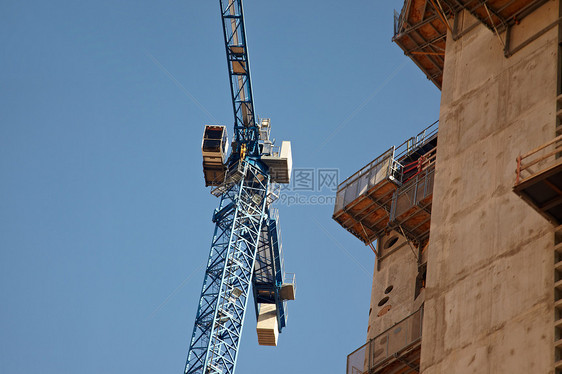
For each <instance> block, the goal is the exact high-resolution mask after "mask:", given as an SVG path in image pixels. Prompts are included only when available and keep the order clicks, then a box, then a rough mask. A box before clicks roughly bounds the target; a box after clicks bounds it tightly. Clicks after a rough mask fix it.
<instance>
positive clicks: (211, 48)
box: [0, 0, 439, 374]
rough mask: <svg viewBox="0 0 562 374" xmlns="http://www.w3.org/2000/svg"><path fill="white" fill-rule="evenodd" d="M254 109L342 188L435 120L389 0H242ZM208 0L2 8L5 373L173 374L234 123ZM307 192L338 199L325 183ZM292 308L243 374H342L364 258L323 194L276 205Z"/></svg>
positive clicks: (1, 351) (179, 364)
mask: <svg viewBox="0 0 562 374" xmlns="http://www.w3.org/2000/svg"><path fill="white" fill-rule="evenodd" d="M244 6H245V16H246V30H247V35H248V43H249V48H250V56H251V68H252V80H253V82H252V83H253V89H254V97H255V106H256V110H257V113H258V114H259V115H260V116H262V117H267V118H271V121H272V127H273V136H274V137H275V138H276V139H277V140H278V141H280V140H291V141H292V148H293V158H294V167H295V168H335V169H338V170H339V176H340V180H343V179H344V178H346V177H347V176H349V175H351V174H352V173H353V172H354V171H356V170H358V169H359V168H360V167H362V166H363V165H364V164H366V163H367V162H369V161H370V160H372V159H373V158H375V157H376V156H378V154H380V153H382V152H383V151H385V150H386V149H388V148H389V147H390V146H391V145H393V144H399V143H401V142H402V141H403V140H405V139H406V138H407V137H410V136H412V135H415V134H416V133H417V132H418V131H419V130H421V129H423V128H424V127H425V126H426V125H428V124H429V123H431V122H433V121H434V120H436V119H437V117H438V112H439V91H438V90H437V88H435V87H434V86H433V84H432V83H431V82H429V81H428V80H427V79H426V78H425V76H424V75H423V73H422V72H421V71H420V70H419V69H417V67H416V66H415V65H414V63H413V62H411V61H410V60H409V59H407V58H406V57H405V56H404V55H403V53H402V51H401V50H400V49H399V47H398V46H396V45H394V44H393V43H392V42H391V37H392V30H393V10H394V8H397V9H399V8H400V7H401V6H402V2H401V1H400V0H393V1H384V2H383V1H363V0H361V1H350V2H342V1H335V0H326V1H322V2H312V1H295V0H287V1H284V2H263V1H256V0H244ZM222 38H223V37H222V29H221V23H220V17H219V6H218V1H185V0H184V1H179V0H176V1H159V2H149V1H120V2H115V1H106V0H100V1H95V2H73V1H57V0H53V1H50V2H43V1H17V2H16V1H3V2H2V3H0V45H2V48H1V49H0V178H1V179H0V181H1V183H0V296H1V303H0V372H2V373H29V372H40V373H71V372H77V371H79V372H81V373H133V372H134V373H136V374H140V373H180V372H182V370H183V367H184V364H185V359H186V354H187V347H188V344H189V339H190V337H191V333H192V329H193V321H194V318H195V313H196V308H197V302H198V298H199V291H200V288H201V283H202V280H203V268H202V266H203V264H204V263H205V261H206V259H207V256H208V251H209V245H210V241H211V236H212V232H213V224H212V222H211V214H212V211H213V209H214V208H215V207H216V205H217V204H218V200H217V199H216V198H214V197H213V196H212V195H210V194H209V191H208V190H207V189H206V188H205V187H204V182H203V173H202V168H201V162H202V160H201V153H200V145H201V135H202V131H203V126H204V124H208V123H221V124H225V125H227V126H228V127H229V132H230V134H232V123H233V114H232V106H231V102H230V91H229V86H228V75H227V70H226V62H225V52H224V46H223V39H222ZM318 194H321V195H330V194H332V193H330V192H327V191H320V192H318ZM279 210H280V215H281V218H280V222H281V228H282V234H283V246H284V252H285V264H286V270H287V271H290V272H295V273H296V274H297V286H298V288H297V300H296V301H294V302H292V304H291V305H290V309H289V321H288V326H287V328H286V329H285V330H284V331H283V333H282V334H281V336H280V338H279V346H278V347H277V348H271V347H260V346H258V344H257V338H256V333H255V316H254V313H253V310H250V311H249V313H248V314H247V318H246V324H245V330H244V336H243V339H242V343H241V350H240V354H239V356H238V366H237V372H238V373H255V372H257V371H258V370H260V371H261V370H263V368H267V371H268V373H270V374H276V373H283V374H286V373H343V372H344V369H345V362H346V355H347V354H348V353H350V352H352V351H353V350H354V349H355V348H358V347H359V346H360V345H361V344H362V343H363V342H364V341H365V338H366V330H367V317H368V311H369V298H370V289H371V273H372V268H373V265H374V255H373V253H372V252H371V250H370V249H369V248H368V247H365V246H364V245H363V244H361V243H360V242H359V241H358V240H357V239H355V238H354V237H352V236H351V235H350V234H348V233H347V232H346V231H345V230H343V229H342V228H341V227H339V226H338V225H337V224H336V223H335V222H334V221H333V220H332V219H331V216H332V211H333V206H332V205H327V204H325V205H293V206H287V205H286V204H285V205H279Z"/></svg>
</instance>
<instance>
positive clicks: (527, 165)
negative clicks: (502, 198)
mask: <svg viewBox="0 0 562 374" xmlns="http://www.w3.org/2000/svg"><path fill="white" fill-rule="evenodd" d="M561 153H562V135H560V136H558V137H556V138H554V139H553V140H551V141H550V142H548V143H545V144H543V145H542V146H540V147H538V148H536V149H534V150H532V151H530V152H528V153H527V154H525V155H522V156H519V157H518V158H517V169H516V181H515V185H514V187H513V192H515V193H516V194H517V195H519V196H520V197H521V198H522V199H523V200H524V201H525V202H526V203H527V204H529V205H530V206H531V207H532V208H533V209H535V210H536V211H537V212H538V213H539V214H541V215H542V216H543V217H545V218H546V219H547V220H549V221H550V222H551V223H552V224H554V225H556V226H558V225H560V224H562V158H559V156H560V154H561ZM532 168H535V169H539V170H538V171H536V172H534V171H533V169H532Z"/></svg>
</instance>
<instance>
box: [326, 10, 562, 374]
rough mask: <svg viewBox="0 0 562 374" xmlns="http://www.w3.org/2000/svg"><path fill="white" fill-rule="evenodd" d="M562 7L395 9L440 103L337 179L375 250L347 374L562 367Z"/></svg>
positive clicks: (397, 30) (347, 207) (403, 37)
mask: <svg viewBox="0 0 562 374" xmlns="http://www.w3.org/2000/svg"><path fill="white" fill-rule="evenodd" d="M561 21H562V1H561V0H406V1H405V2H404V6H403V8H402V10H401V12H399V13H398V12H397V13H396V14H395V19H394V25H395V26H394V37H393V41H394V42H395V43H396V44H397V45H398V46H399V47H400V48H401V49H402V50H403V51H404V53H405V55H406V56H408V57H410V58H411V59H412V60H413V62H414V63H415V64H416V65H417V66H418V67H419V68H420V69H421V70H422V72H423V73H424V74H425V75H426V76H427V78H428V79H429V80H430V81H431V82H433V84H435V85H436V86H437V87H438V88H439V89H440V90H441V107H440V115H439V121H438V122H436V123H434V124H432V125H430V126H429V127H427V128H426V129H425V130H423V131H422V132H420V134H418V135H417V136H414V137H412V138H410V139H407V140H406V141H405V142H404V143H403V144H401V145H399V146H396V147H394V146H393V147H391V148H390V149H389V150H387V151H386V152H383V151H384V150H380V151H381V155H380V156H379V157H377V158H375V159H374V161H372V162H371V163H369V164H368V165H366V166H365V167H363V168H362V169H360V170H359V171H358V172H357V173H355V174H354V175H352V176H351V177H349V178H348V179H347V180H345V181H344V182H342V183H341V184H340V186H339V188H338V192H337V198H336V206H335V209H334V215H333V218H334V219H335V220H336V221H337V222H338V223H339V224H340V225H341V226H342V227H344V228H345V229H346V230H347V231H349V232H350V233H351V234H352V235H354V236H355V237H357V238H358V239H359V240H360V241H362V242H363V243H365V244H366V245H368V246H369V247H370V249H371V250H373V251H374V252H375V255H376V264H375V269H374V275H373V287H372V292H371V305H370V310H369V320H368V326H367V340H366V342H357V349H356V350H355V351H354V352H352V353H350V354H349V356H348V357H347V374H362V373H385V374H391V373H424V374H430V373H431V374H433V373H455V374H459V373H562V159H560V155H562V127H561V121H562V63H561V60H562V52H561V48H562V47H561V46H562V28H561V27H560V24H561ZM422 127H424V126H423V124H420V129H421V128H422Z"/></svg>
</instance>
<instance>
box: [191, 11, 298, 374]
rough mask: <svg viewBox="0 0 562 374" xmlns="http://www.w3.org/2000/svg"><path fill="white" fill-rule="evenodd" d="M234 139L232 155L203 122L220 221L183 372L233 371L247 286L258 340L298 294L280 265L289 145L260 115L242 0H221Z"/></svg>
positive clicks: (271, 332)
mask: <svg viewBox="0 0 562 374" xmlns="http://www.w3.org/2000/svg"><path fill="white" fill-rule="evenodd" d="M219 3H220V10H221V18H222V27H223V33H224V42H225V48H226V57H227V63H228V74H229V77H230V91H231V95H232V107H233V110H234V139H233V141H232V144H231V145H232V149H231V152H230V155H229V156H228V157H227V154H228V148H229V147H228V146H229V144H228V138H227V130H226V127H225V126H221V125H206V126H205V130H204V133H203V142H202V147H201V149H202V154H203V173H204V176H205V185H206V186H210V187H211V193H212V194H213V195H215V196H217V197H219V199H220V202H219V206H218V208H216V209H215V211H214V212H213V216H212V221H213V223H214V224H215V229H214V235H213V239H212V242H211V250H210V253H209V259H208V262H207V268H206V270H205V275H204V280H203V287H202V290H201V296H200V299H199V304H198V308H197V315H196V318H195V325H194V328H193V334H192V337H191V342H190V345H189V352H188V356H187V363H186V366H185V371H184V373H185V374H232V373H234V369H235V367H236V358H237V354H238V348H239V346H240V338H241V335H242V327H243V323H244V317H245V314H246V309H247V304H248V299H249V297H250V292H251V291H252V292H253V298H254V306H255V311H256V317H257V328H256V330H257V333H258V343H259V344H260V345H273V346H275V345H277V339H278V334H279V333H280V332H281V330H282V329H283V328H284V327H285V325H286V323H287V305H286V301H287V300H294V298H295V281H294V275H289V274H286V273H285V271H284V264H283V253H282V246H281V238H280V231H279V225H278V211H277V210H276V209H275V208H273V206H272V204H273V203H274V202H275V200H277V198H278V197H279V191H280V184H287V183H289V182H290V177H291V169H292V155H291V143H290V142H288V141H283V142H282V144H281V146H280V147H279V146H276V145H275V144H274V141H272V140H270V131H271V123H270V120H269V119H261V120H258V119H257V117H256V115H255V111H254V100H253V94H252V86H251V80H250V61H249V58H248V46H247V44H246V32H245V27H244V13H243V9H242V0H219Z"/></svg>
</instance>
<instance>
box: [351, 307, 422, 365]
mask: <svg viewBox="0 0 562 374" xmlns="http://www.w3.org/2000/svg"><path fill="white" fill-rule="evenodd" d="M422 322H423V308H420V309H419V310H417V311H416V312H414V313H412V314H410V315H409V316H408V317H406V318H404V319H403V320H402V321H400V322H398V323H396V324H395V325H394V326H392V327H391V328H389V329H387V330H386V331H384V332H382V333H381V334H379V335H378V336H376V337H374V338H373V339H371V340H370V341H368V342H367V344H365V345H363V346H361V347H360V348H358V349H356V350H355V351H354V352H353V353H351V354H349V355H348V356H347V371H346V373H347V374H367V373H368V374H403V373H412V372H413V373H417V372H419V367H420V357H421V340H422Z"/></svg>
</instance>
